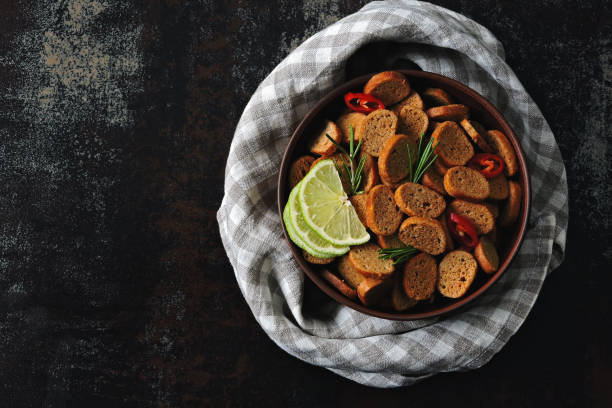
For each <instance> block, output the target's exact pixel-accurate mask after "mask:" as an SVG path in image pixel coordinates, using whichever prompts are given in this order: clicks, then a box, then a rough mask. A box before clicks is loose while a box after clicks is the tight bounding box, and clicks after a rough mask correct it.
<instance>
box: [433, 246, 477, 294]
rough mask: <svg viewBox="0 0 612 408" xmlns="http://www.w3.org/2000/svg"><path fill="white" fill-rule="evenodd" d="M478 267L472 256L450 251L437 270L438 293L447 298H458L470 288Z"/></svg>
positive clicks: (464, 252)
mask: <svg viewBox="0 0 612 408" xmlns="http://www.w3.org/2000/svg"><path fill="white" fill-rule="evenodd" d="M477 270H478V265H477V264H476V260H474V257H473V256H472V254H470V253H469V252H466V251H461V250H457V251H452V252H449V253H448V254H446V255H445V256H444V258H443V259H442V261H441V262H440V266H439V268H438V273H439V276H440V277H439V279H438V292H440V294H441V295H442V296H446V297H448V298H454V299H456V298H460V297H461V296H463V295H465V293H466V292H467V291H468V289H469V288H470V285H471V284H472V282H474V278H475V277H476V271H477Z"/></svg>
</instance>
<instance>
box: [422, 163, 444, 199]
mask: <svg viewBox="0 0 612 408" xmlns="http://www.w3.org/2000/svg"><path fill="white" fill-rule="evenodd" d="M421 183H423V185H424V186H426V187H429V188H431V189H432V190H433V191H435V192H436V193H438V194H442V195H444V194H447V192H446V190H445V189H444V181H443V180H442V177H441V176H440V175H439V174H438V172H437V171H436V170H434V168H433V167H430V168H428V169H427V171H426V172H425V174H423V178H422V179H421Z"/></svg>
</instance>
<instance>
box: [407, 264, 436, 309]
mask: <svg viewBox="0 0 612 408" xmlns="http://www.w3.org/2000/svg"><path fill="white" fill-rule="evenodd" d="M437 281H438V265H437V264H436V260H435V259H434V257H433V256H431V255H428V254H423V253H421V254H418V255H416V256H414V257H412V258H411V259H410V260H409V261H408V262H406V265H405V266H404V281H403V283H404V290H405V291H406V294H407V295H408V296H409V297H410V298H411V299H414V300H425V299H428V298H429V297H430V296H431V295H432V294H433V293H434V291H435V290H436V282H437Z"/></svg>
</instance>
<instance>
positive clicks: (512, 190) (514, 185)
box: [499, 180, 523, 227]
mask: <svg viewBox="0 0 612 408" xmlns="http://www.w3.org/2000/svg"><path fill="white" fill-rule="evenodd" d="M508 191H509V193H508V201H506V204H505V205H504V206H503V207H502V209H501V211H500V214H499V225H501V226H502V227H507V226H508V225H512V224H514V222H515V221H516V219H517V218H518V215H519V212H520V210H521V198H522V196H523V190H522V189H521V185H520V184H519V183H518V182H516V181H514V180H510V181H508Z"/></svg>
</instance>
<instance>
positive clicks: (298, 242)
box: [283, 190, 333, 258]
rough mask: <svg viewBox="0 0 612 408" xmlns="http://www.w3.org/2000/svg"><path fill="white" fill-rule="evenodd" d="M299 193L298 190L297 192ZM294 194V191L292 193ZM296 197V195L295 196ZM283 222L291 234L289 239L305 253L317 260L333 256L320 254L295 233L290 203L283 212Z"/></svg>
mask: <svg viewBox="0 0 612 408" xmlns="http://www.w3.org/2000/svg"><path fill="white" fill-rule="evenodd" d="M296 193H297V190H296ZM292 194H293V191H292ZM294 195H295V194H294ZM283 221H284V222H285V227H286V228H287V233H288V234H289V238H290V239H291V241H293V242H294V243H295V245H297V246H299V247H300V248H302V249H303V250H304V251H306V252H308V253H309V254H310V255H312V256H315V257H317V258H329V257H331V256H333V255H331V254H326V253H323V252H318V251H316V250H314V249H313V248H310V247H309V246H308V245H306V243H305V242H304V241H303V240H302V238H300V236H299V235H298V234H297V232H295V227H294V226H293V224H292V223H291V214H290V209H289V203H287V204H286V205H285V209H284V210H283Z"/></svg>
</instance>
